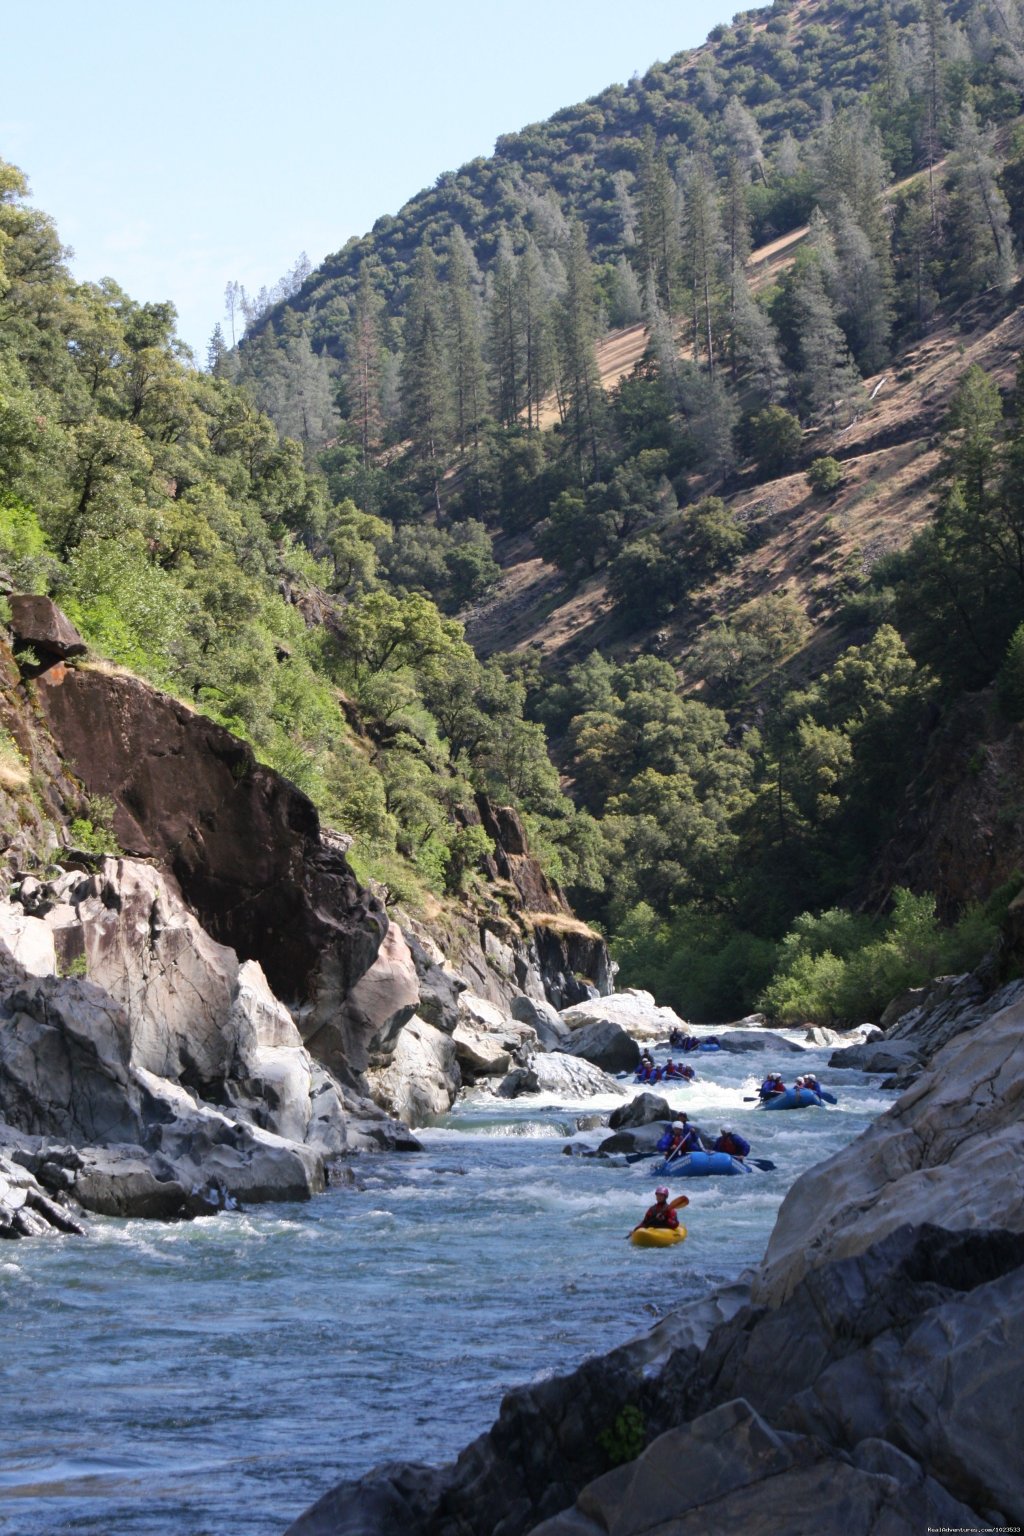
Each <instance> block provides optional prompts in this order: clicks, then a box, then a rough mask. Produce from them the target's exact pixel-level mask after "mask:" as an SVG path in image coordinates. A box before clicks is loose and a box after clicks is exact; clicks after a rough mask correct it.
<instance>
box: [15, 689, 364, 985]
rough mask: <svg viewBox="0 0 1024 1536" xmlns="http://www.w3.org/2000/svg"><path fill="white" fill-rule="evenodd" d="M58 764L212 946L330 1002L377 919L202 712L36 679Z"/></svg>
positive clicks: (233, 742) (306, 822)
mask: <svg viewBox="0 0 1024 1536" xmlns="http://www.w3.org/2000/svg"><path fill="white" fill-rule="evenodd" d="M38 690H39V702H40V705H41V708H42V712H43V715H44V717H45V720H46V723H47V724H48V726H49V728H50V731H51V732H52V734H53V737H54V740H55V741H56V744H57V746H58V749H59V750H60V752H61V754H62V756H63V757H64V759H65V760H66V762H67V763H68V764H69V765H70V767H71V768H72V769H73V771H74V772H75V773H76V774H77V776H78V777H79V778H80V779H81V781H82V783H83V784H84V785H85V788H86V790H87V791H88V792H89V794H91V795H104V796H109V797H110V798H111V799H112V800H113V801H114V803H115V805H116V807H117V814H116V817H115V820H114V830H115V832H116V834H117V837H118V839H119V841H120V843H121V846H122V847H123V848H124V850H125V852H126V853H130V854H133V855H136V856H138V857H140V858H151V859H157V860H159V862H160V863H161V865H162V866H163V867H164V868H165V869H166V870H168V871H169V872H170V873H171V874H172V875H173V877H174V879H175V880H176V881H177V884H178V886H179V887H180V889H181V892H182V895H183V896H184V898H185V900H186V902H187V903H188V905H189V906H190V907H191V908H192V909H193V910H194V911H195V912H196V914H197V915H198V917H199V919H200V921H201V922H202V924H203V926H204V927H205V928H206V929H207V930H208V931H209V932H210V933H211V934H212V935H213V937H214V938H216V939H217V940H218V941H219V942H220V943H222V944H227V945H230V946H231V948H232V949H234V950H236V951H237V953H238V955H239V956H240V957H241V958H242V959H255V960H259V962H260V964H261V965H262V966H263V969H264V971H265V972H266V975H267V978H268V980H269V982H270V985H271V987H272V988H273V990H274V991H275V992H276V993H277V995H278V996H279V997H282V998H285V999H287V1000H288V1001H289V1002H293V1003H295V1002H297V1003H300V1004H305V1003H309V1004H312V1005H314V1008H315V1007H316V1005H317V1004H319V1003H323V1004H324V1005H325V1006H326V993H327V992H328V991H329V992H330V994H331V997H332V999H333V1000H334V1002H335V1003H337V1002H339V1001H340V999H341V998H343V997H344V996H345V994H346V993H347V992H349V991H350V990H351V988H352V987H353V986H354V985H355V983H356V982H357V981H358V980H359V978H360V977H361V976H362V975H364V974H365V972H366V971H368V970H369V968H370V966H371V965H372V964H373V962H374V960H375V958H376V956H377V951H378V949H379V948H380V945H381V941H382V939H383V937H384V934H385V932H386V931H387V927H388V920H387V916H386V914H385V912H384V910H383V908H382V906H381V904H380V903H379V902H378V901H376V900H375V899H373V898H366V897H365V896H364V894H363V893H362V891H361V890H360V888H359V886H358V885H357V883H356V880H355V877H354V876H353V874H352V872H351V870H350V869H349V867H348V864H347V862H346V860H345V857H344V854H343V853H342V852H341V851H340V849H338V848H335V847H330V846H328V845H327V844H326V843H325V842H324V841H323V840H322V839H321V837H320V826H319V820H318V818H317V813H316V810H315V808H314V806H313V804H312V802H311V801H310V800H308V799H307V798H306V796H305V795H304V794H302V793H301V791H300V790H298V789H296V788H295V786H294V785H293V784H290V783H289V782H288V781H287V780H286V779H283V778H281V777H280V775H278V774H276V773H274V772H272V771H271V770H270V769H267V768H262V767H260V765H259V764H258V763H257V762H256V760H255V758H254V756H253V753H252V751H251V749H250V748H249V747H248V746H247V745H246V744H245V743H244V742H241V741H239V740H238V739H237V737H235V736H232V735H231V734H230V732H228V731H226V730H224V729H223V728H222V727H221V726H219V725H216V724H214V722H213V721H211V720H206V719H204V718H203V717H202V716H201V715H195V714H193V713H192V712H191V711H190V710H188V709H187V708H186V707H185V706H184V705H183V704H180V703H178V702H177V701H176V700H175V699H172V698H169V697H168V696H167V695H166V694H162V693H158V692H156V691H155V690H154V689H152V688H149V687H148V686H147V685H146V684H144V683H141V682H139V681H137V680H136V679H134V678H128V677H116V676H111V675H109V674H106V673H100V672H89V671H81V672H72V671H68V672H66V673H64V674H63V676H60V677H57V678H54V679H53V680H52V681H51V680H50V678H49V676H48V675H44V676H43V677H42V678H40V679H39V683H38Z"/></svg>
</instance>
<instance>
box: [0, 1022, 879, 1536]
mask: <svg viewBox="0 0 1024 1536" xmlns="http://www.w3.org/2000/svg"><path fill="white" fill-rule="evenodd" d="M792 1038H794V1039H798V1038H799V1036H797V1035H794V1036H793V1037H792ZM830 1054H831V1053H830V1052H829V1051H818V1050H813V1051H812V1050H808V1051H807V1052H806V1053H805V1054H804V1055H802V1056H800V1057H794V1056H790V1055H787V1056H785V1058H784V1059H780V1060H779V1061H778V1062H777V1063H776V1062H775V1060H774V1059H772V1060H769V1058H768V1057H767V1056H765V1055H763V1054H761V1053H753V1054H749V1055H731V1054H730V1055H726V1054H725V1053H718V1054H713V1055H704V1054H701V1055H698V1056H694V1057H692V1058H691V1060H692V1061H693V1062H694V1063H695V1064H696V1066H697V1068H698V1072H699V1074H700V1078H699V1081H697V1082H696V1083H694V1084H692V1085H691V1086H689V1087H685V1086H682V1085H680V1086H674V1087H673V1086H667V1087H666V1085H660V1086H659V1088H658V1089H657V1090H656V1091H657V1092H659V1093H661V1094H662V1095H663V1096H664V1097H666V1098H667V1099H668V1100H669V1102H670V1103H671V1104H673V1105H674V1106H675V1107H678V1108H686V1109H687V1110H688V1112H689V1113H690V1116H691V1118H693V1119H695V1120H696V1121H697V1123H698V1124H699V1125H700V1126H701V1128H702V1129H704V1130H706V1131H710V1132H711V1133H712V1134H717V1132H718V1129H719V1127H720V1125H722V1124H723V1123H725V1124H731V1125H734V1126H735V1127H736V1128H737V1129H738V1130H740V1131H741V1132H742V1133H743V1134H745V1135H746V1136H747V1138H748V1140H750V1141H751V1143H752V1144H753V1155H754V1156H756V1157H761V1158H766V1159H770V1160H771V1161H773V1162H774V1163H775V1164H776V1167H775V1170H774V1171H772V1172H767V1173H757V1174H752V1175H750V1176H749V1177H745V1178H729V1179H700V1180H696V1179H694V1180H687V1181H685V1183H684V1182H683V1181H678V1182H677V1183H676V1184H675V1185H673V1186H672V1193H673V1195H675V1194H677V1193H680V1192H682V1191H683V1190H684V1189H685V1191H686V1193H687V1194H689V1196H690V1198H691V1204H690V1207H689V1209H688V1210H687V1212H686V1213H685V1220H686V1225H687V1227H688V1229H689V1234H690V1235H689V1237H688V1239H687V1241H686V1242H685V1243H682V1244H679V1245H678V1246H677V1247H675V1248H672V1249H666V1250H638V1249H635V1248H633V1247H632V1246H631V1245H630V1244H629V1243H628V1242H627V1241H626V1240H625V1237H626V1233H627V1232H628V1230H629V1228H630V1227H631V1226H632V1225H633V1223H634V1222H635V1221H637V1220H638V1219H639V1217H640V1216H641V1215H642V1214H643V1211H644V1209H645V1207H646V1206H647V1205H648V1204H649V1203H650V1201H651V1199H652V1198H653V1196H652V1190H653V1185H654V1180H653V1179H652V1178H651V1174H650V1165H649V1164H647V1163H637V1164H634V1165H632V1166H630V1167H607V1166H605V1165H603V1164H600V1163H595V1162H594V1161H591V1160H586V1159H583V1158H578V1157H570V1156H565V1155H563V1153H564V1151H565V1149H566V1148H567V1147H568V1146H569V1145H570V1140H571V1139H572V1138H575V1139H577V1140H579V1141H586V1142H590V1143H595V1142H596V1141H597V1140H598V1139H599V1137H600V1134H601V1133H599V1132H598V1133H595V1132H593V1131H591V1132H583V1133H580V1132H579V1131H578V1130H577V1121H578V1120H579V1119H580V1118H581V1117H584V1116H588V1115H593V1114H595V1113H596V1112H599V1111H604V1112H606V1111H607V1110H609V1109H611V1108H613V1107H614V1105H615V1104H616V1103H619V1102H622V1101H621V1100H618V1099H612V1098H611V1097H609V1098H607V1099H588V1100H586V1101H583V1102H577V1103H571V1104H567V1103H555V1102H553V1101H552V1099H551V1097H550V1096H545V1095H534V1096H531V1097H530V1098H526V1099H518V1100H515V1101H511V1102H510V1101H505V1100H501V1099H495V1098H493V1097H491V1096H490V1095H487V1094H481V1093H474V1094H471V1095H470V1096H468V1097H467V1098H466V1099H465V1100H464V1101H462V1102H461V1103H460V1104H459V1105H458V1106H456V1109H455V1110H454V1111H453V1113H452V1114H450V1115H449V1116H446V1117H445V1119H444V1120H443V1121H442V1122H440V1123H439V1124H438V1125H437V1126H434V1127H431V1128H429V1129H426V1130H424V1131H422V1132H420V1133H418V1134H419V1135H420V1136H421V1139H422V1140H423V1143H424V1147H425V1150H424V1151H423V1152H422V1153H415V1154H409V1155H404V1156H397V1155H390V1156H379V1157H362V1158H360V1159H358V1160H357V1161H356V1163H355V1164H354V1165H353V1169H354V1173H355V1176H356V1183H355V1184H354V1185H351V1186H348V1185H340V1186H338V1187H336V1188H332V1189H331V1190H330V1191H329V1192H328V1193H327V1194H326V1195H324V1196H322V1197H321V1198H319V1199H317V1200H314V1201H312V1202H311V1203H309V1204H307V1205H301V1206H297V1205H288V1206H284V1205H275V1206H256V1207H254V1208H252V1209H251V1210H249V1211H243V1212H235V1213H227V1214H224V1215H220V1216H216V1217H212V1218H209V1219H206V1220H202V1221H196V1222H191V1223H181V1224H174V1225H157V1224H150V1223H143V1222H127V1221H115V1220H106V1219H102V1218H94V1219H93V1220H92V1221H91V1222H90V1224H89V1235H88V1236H87V1237H86V1238H85V1239H84V1240H83V1239H80V1238H79V1239H76V1238H63V1237H59V1238H54V1239H46V1240H38V1241H30V1242H21V1243H9V1244H5V1245H4V1246H3V1247H2V1249H0V1320H2V1327H3V1338H4V1351H3V1354H4V1364H3V1367H2V1380H3V1392H4V1410H5V1411H4V1429H3V1456H2V1463H0V1532H2V1533H3V1536H56V1533H58V1532H59V1533H65V1532H76V1533H88V1536H229V1533H230V1536H281V1533H282V1532H283V1531H284V1529H285V1528H286V1526H287V1525H288V1523H289V1522H290V1521H291V1520H292V1519H294V1518H295V1516H296V1515H297V1514H298V1513H299V1512H300V1511H301V1510H302V1509H304V1508H305V1507H306V1506H307V1505H308V1504H310V1503H311V1502H312V1501H313V1500H314V1499H315V1498H317V1497H318V1496H319V1495H320V1494H321V1493H323V1492H324V1491H325V1490H326V1489H327V1488H329V1487H330V1486H331V1485H332V1484H333V1483H335V1482H337V1481H339V1480H340V1479H341V1478H343V1477H346V1476H357V1475H359V1474H361V1473H363V1472H365V1471H366V1470H367V1469H368V1468H369V1467H371V1466H372V1465H373V1464H374V1463H375V1462H378V1461H382V1460H389V1459H392V1458H406V1459H416V1460H421V1461H428V1462H439V1461H444V1460H447V1459H449V1458H451V1457H452V1456H454V1455H455V1454H456V1453H457V1452H458V1451H459V1450H460V1449H461V1448H462V1446H463V1445H465V1444H466V1443H467V1441H469V1440H470V1439H472V1438H473V1437H474V1436H475V1435H476V1434H478V1433H479V1432H480V1431H481V1430H483V1429H485V1428H486V1427H487V1426H488V1425H489V1424H490V1423H491V1421H492V1420H493V1419H494V1417H495V1414H496V1412H497V1408H498V1404H499V1401H500V1398H501V1395H502V1393H503V1392H504V1391H505V1390H507V1389H508V1388H509V1387H510V1386H513V1385H515V1384H517V1383H520V1382H525V1381H529V1380H532V1379H535V1378H537V1377H540V1376H543V1375H546V1374H550V1373H553V1372H562V1371H565V1370H568V1369H571V1368H572V1367H573V1366H575V1365H576V1364H578V1363H579V1362H580V1361H581V1360H582V1359H583V1358H584V1357H585V1356H587V1355H589V1354H593V1353H595V1352H599V1351H603V1350H605V1349H608V1348H611V1347H612V1346H614V1345H616V1344H619V1343H622V1342H624V1341H625V1340H626V1339H628V1338H630V1337H632V1336H633V1335H635V1334H637V1333H639V1332H641V1331H642V1330H644V1329H645V1328H646V1327H647V1326H649V1324H650V1323H651V1322H652V1321H653V1320H654V1319H655V1318H657V1317H658V1316H660V1315H661V1314H662V1313H663V1312H665V1311H666V1310H668V1309H670V1308H671V1307H672V1306H674V1305H678V1304H679V1303H680V1302H682V1301H683V1300H685V1299H686V1298H687V1297H689V1296H696V1295H700V1294H701V1293H703V1292H704V1291H705V1290H707V1289H708V1288H709V1287H711V1286H712V1285H715V1284H717V1283H719V1282H721V1281H725V1280H730V1279H733V1278H734V1277H735V1276H736V1275H737V1274H738V1273H739V1272H740V1271H741V1270H743V1269H744V1268H746V1267H747V1266H749V1265H751V1264H754V1263H756V1262H757V1261H758V1260H759V1259H760V1258H761V1256H762V1254H763V1252H764V1248H765V1244H766V1241H767V1239H768V1235H769V1233H770V1231H771V1228H772V1224H773V1222H774V1219H775V1213H776V1211H777V1209H778V1205H779V1202H780V1201H781V1199H782V1197H783V1195H784V1194H785V1192H786V1190H787V1189H788V1187H789V1185H790V1184H791V1183H792V1182H793V1179H794V1178H795V1177H796V1176H797V1174H798V1173H800V1172H801V1171H802V1170H803V1169H805V1168H807V1167H809V1166H810V1165H811V1164H812V1163H815V1162H818V1161H820V1160H821V1159H822V1158H824V1157H827V1156H829V1155H830V1154H831V1153H833V1152H836V1151H838V1150H839V1149H840V1148H841V1147H842V1146H844V1145H845V1144H846V1143H847V1142H848V1141H850V1140H851V1138H852V1137H854V1136H855V1135H857V1134H858V1133H859V1132H860V1131H861V1130H863V1129H864V1128H865V1126H867V1125H868V1124H869V1123H870V1121H871V1120H872V1119H873V1118H874V1117H875V1116H876V1115H877V1114H878V1113H879V1112H880V1111H881V1110H882V1109H884V1108H886V1107H887V1106H888V1105H889V1104H890V1103H891V1102H892V1097H893V1096H892V1095H891V1094H888V1093H885V1092H884V1091H882V1090H881V1089H880V1088H879V1086H878V1080H877V1079H875V1080H873V1081H872V1080H870V1079H867V1078H865V1077H863V1076H862V1075H861V1074H859V1073H854V1072H846V1071H842V1070H835V1069H829V1068H828V1066H827V1061H828V1057H829V1055H830ZM794 1062H798V1064H799V1066H798V1068H795V1067H794V1065H793V1063H794ZM776 1064H777V1065H778V1067H779V1068H780V1070H782V1071H783V1073H784V1075H785V1076H786V1078H787V1080H788V1081H792V1076H793V1073H794V1071H795V1070H798V1069H799V1070H804V1069H805V1068H807V1069H811V1070H814V1071H817V1072H818V1074H819V1076H820V1077H821V1079H822V1081H823V1083H824V1084H825V1085H826V1086H827V1087H831V1088H833V1089H834V1090H835V1091H836V1092H837V1093H838V1095H839V1104H838V1106H837V1107H836V1108H834V1109H833V1108H829V1109H810V1110H803V1111H794V1112H790V1113H785V1112H784V1113H774V1114H765V1113H764V1112H763V1111H760V1110H758V1109H757V1108H756V1106H755V1105H754V1104H751V1103H747V1102H744V1100H745V1099H746V1098H747V1096H749V1095H751V1094H753V1093H754V1092H755V1087H756V1083H757V1082H758V1081H759V1080H760V1076H761V1069H762V1068H763V1067H766V1066H768V1065H771V1066H774V1065H776ZM668 1182H669V1184H670V1185H671V1184H672V1181H671V1179H669V1180H668Z"/></svg>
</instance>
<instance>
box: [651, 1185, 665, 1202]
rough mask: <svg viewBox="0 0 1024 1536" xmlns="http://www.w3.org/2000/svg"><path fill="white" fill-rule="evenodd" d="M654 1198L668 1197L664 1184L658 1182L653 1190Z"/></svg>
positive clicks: (663, 1198)
mask: <svg viewBox="0 0 1024 1536" xmlns="http://www.w3.org/2000/svg"><path fill="white" fill-rule="evenodd" d="M654 1198H655V1199H656V1200H667V1199H668V1190H667V1189H666V1188H665V1185H664V1184H659V1185H658V1187H657V1189H656V1190H655V1191H654Z"/></svg>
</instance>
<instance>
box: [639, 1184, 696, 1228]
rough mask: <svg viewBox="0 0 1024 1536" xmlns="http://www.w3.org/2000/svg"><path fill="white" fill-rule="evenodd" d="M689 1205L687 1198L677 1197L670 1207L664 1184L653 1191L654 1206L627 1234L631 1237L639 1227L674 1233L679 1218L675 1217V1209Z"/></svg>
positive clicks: (683, 1196) (684, 1196)
mask: <svg viewBox="0 0 1024 1536" xmlns="http://www.w3.org/2000/svg"><path fill="white" fill-rule="evenodd" d="M689 1203H690V1201H689V1198H688V1196H686V1195H678V1196H677V1197H676V1199H675V1200H673V1201H672V1203H671V1205H670V1204H669V1198H668V1190H667V1189H666V1188H665V1186H664V1184H662V1185H659V1187H658V1188H657V1189H656V1190H655V1191H654V1204H653V1205H652V1206H650V1207H649V1208H648V1210H647V1212H646V1214H645V1216H644V1218H643V1220H642V1221H638V1222H637V1224H636V1226H635V1227H634V1228H633V1231H632V1232H630V1234H629V1235H630V1237H632V1236H633V1232H639V1230H640V1228H641V1227H653V1228H654V1229H655V1230H656V1231H668V1232H674V1231H675V1229H676V1228H677V1227H678V1226H679V1217H678V1216H677V1215H676V1211H677V1209H678V1208H679V1207H680V1206H682V1205H689Z"/></svg>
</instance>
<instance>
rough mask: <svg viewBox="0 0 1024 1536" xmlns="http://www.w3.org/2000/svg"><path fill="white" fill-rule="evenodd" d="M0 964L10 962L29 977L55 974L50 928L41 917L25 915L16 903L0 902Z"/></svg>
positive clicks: (55, 961) (55, 967)
mask: <svg viewBox="0 0 1024 1536" xmlns="http://www.w3.org/2000/svg"><path fill="white" fill-rule="evenodd" d="M0 961H12V962H13V963H14V966H15V967H21V969H22V970H23V971H25V972H26V973H27V974H28V975H29V976H53V975H55V974H56V970H57V952H56V949H55V947H54V941H53V931H52V929H51V928H50V926H49V925H48V924H47V923H45V922H43V920H42V919H41V918H39V917H31V916H27V915H26V913H25V910H24V908H23V907H21V906H19V905H18V904H17V903H15V902H10V901H5V902H0Z"/></svg>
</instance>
